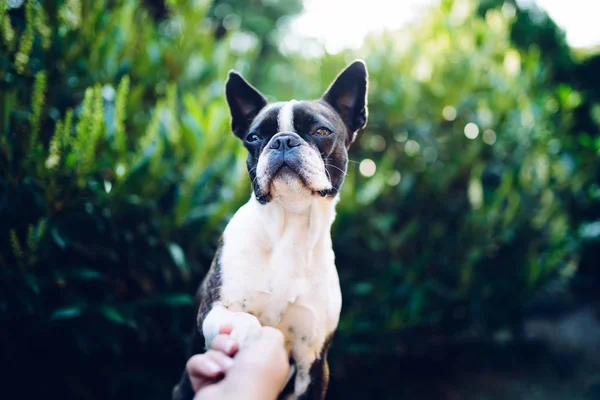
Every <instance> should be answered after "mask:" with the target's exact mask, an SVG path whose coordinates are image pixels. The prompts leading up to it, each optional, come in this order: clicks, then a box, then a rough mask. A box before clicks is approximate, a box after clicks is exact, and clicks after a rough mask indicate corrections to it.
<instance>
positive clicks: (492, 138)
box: [483, 129, 496, 146]
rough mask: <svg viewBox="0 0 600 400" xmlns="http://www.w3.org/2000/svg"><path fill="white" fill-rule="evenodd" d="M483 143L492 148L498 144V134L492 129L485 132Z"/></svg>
mask: <svg viewBox="0 0 600 400" xmlns="http://www.w3.org/2000/svg"><path fill="white" fill-rule="evenodd" d="M483 141H484V142H485V144H489V145H490V146H491V145H493V144H494V143H496V132H494V131H493V130H491V129H486V130H485V131H483Z"/></svg>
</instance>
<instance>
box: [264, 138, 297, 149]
mask: <svg viewBox="0 0 600 400" xmlns="http://www.w3.org/2000/svg"><path fill="white" fill-rule="evenodd" d="M301 144H302V143H301V142H300V138H299V137H298V136H297V135H281V136H277V137H274V138H273V139H271V143H270V144H269V147H270V148H271V149H273V150H279V151H285V150H290V149H292V148H294V147H298V146H300V145H301Z"/></svg>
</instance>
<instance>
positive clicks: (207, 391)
mask: <svg viewBox="0 0 600 400" xmlns="http://www.w3.org/2000/svg"><path fill="white" fill-rule="evenodd" d="M231 331H232V326H231V325H223V326H221V328H220V330H219V335H217V336H216V337H215V338H214V339H213V341H212V342H211V345H210V349H209V350H208V351H207V352H205V353H203V354H198V355H195V356H193V357H192V358H190V359H189V361H188V363H187V366H186V368H187V372H188V374H189V376H190V380H191V383H192V387H193V388H194V392H195V393H196V395H195V397H194V400H234V399H236V400H276V399H277V396H278V395H279V393H280V392H281V390H282V389H283V387H284V385H285V382H286V380H287V378H288V374H289V369H290V366H289V363H288V354H287V352H286V350H285V347H284V336H283V334H282V333H281V332H280V331H279V330H277V329H274V328H271V327H266V326H265V327H262V328H261V332H260V335H259V336H258V338H256V339H255V340H254V341H253V342H251V343H249V344H248V345H246V346H244V348H243V349H241V350H240V349H239V345H238V343H237V341H236V340H234V339H232V337H231V336H230V333H231ZM221 378H222V379H221Z"/></svg>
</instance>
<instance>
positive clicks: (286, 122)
mask: <svg viewBox="0 0 600 400" xmlns="http://www.w3.org/2000/svg"><path fill="white" fill-rule="evenodd" d="M295 103H297V101H296V100H290V101H288V102H287V103H285V104H284V105H283V107H281V109H280V110H279V114H278V115H277V123H278V125H279V129H278V131H279V132H296V131H295V129H294V104H295Z"/></svg>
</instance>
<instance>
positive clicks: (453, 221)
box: [0, 0, 600, 400]
mask: <svg viewBox="0 0 600 400" xmlns="http://www.w3.org/2000/svg"><path fill="white" fill-rule="evenodd" d="M599 7H600V6H598V5H595V3H594V2H589V1H583V0H570V1H568V2H566V1H562V0H554V1H552V0H539V2H534V1H515V0H480V1H476V0H441V1H438V0H421V1H418V0H412V1H402V2H400V1H383V0H371V1H368V2H354V3H352V2H349V1H341V0H328V1H325V0H321V1H316V0H312V1H309V0H306V2H305V3H303V2H302V0H251V1H241V0H188V1H183V0H181V1H178V0H165V1H160V0H152V1H151V0H146V1H139V0H138V1H134V0H121V1H111V0H95V1H85V0H63V1H59V0H47V1H33V0H30V1H23V0H3V1H1V2H0V346H1V347H0V356H1V360H2V364H3V368H2V369H3V370H4V372H2V375H1V381H2V382H3V385H2V386H3V388H2V389H1V390H2V392H1V393H2V394H1V395H0V397H4V398H20V399H30V398H31V399H33V398H39V397H40V396H44V397H46V398H47V397H48V396H56V397H60V398H63V399H109V398H110V399H121V398H122V399H125V398H130V397H132V396H133V397H135V398H138V399H148V400H151V399H165V398H170V397H169V396H170V390H171V388H172V386H173V385H174V384H175V382H176V381H177V380H178V378H179V376H180V373H181V371H182V368H183V366H184V364H185V361H186V357H187V351H188V345H189V343H188V340H189V336H190V333H191V331H192V329H193V325H194V320H195V305H194V293H195V290H196V288H197V286H198V284H199V282H200V281H201V279H202V277H203V275H204V274H205V272H206V271H207V268H208V266H209V264H210V261H211V259H212V257H213V253H214V251H215V248H216V245H217V240H218V237H219V235H220V233H221V230H222V229H223V227H224V226H225V224H226V223H227V220H228V218H230V217H231V215H232V214H233V213H234V212H235V211H236V209H237V208H238V207H239V206H240V205H241V204H243V203H244V202H245V201H247V199H248V196H249V193H250V185H249V180H248V178H247V173H246V171H245V168H246V167H245V150H244V149H243V146H242V144H241V143H240V142H239V141H238V140H237V139H236V138H235V137H234V135H233V134H232V133H231V132H230V129H229V124H230V121H229V113H228V109H227V107H226V102H225V99H224V96H223V95H224V93H223V89H224V82H225V80H226V76H227V72H228V71H229V69H231V68H235V69H237V70H239V71H241V72H242V73H243V74H244V75H245V76H246V77H247V78H248V79H249V80H250V81H251V82H252V83H253V84H254V85H256V86H257V87H258V88H260V90H262V92H263V93H265V94H266V95H267V96H268V97H269V99H271V100H287V99H289V98H296V99H304V98H316V97H318V96H320V95H321V94H322V92H323V91H324V90H325V88H326V87H327V85H328V84H329V82H331V80H332V79H333V78H334V77H335V75H336V74H337V73H338V71H339V70H341V69H342V68H343V67H344V65H346V63H348V62H349V61H351V60H353V59H354V58H363V59H365V60H366V62H367V64H368V68H369V71H370V86H369V106H370V116H369V123H368V126H367V128H366V129H365V130H364V131H362V132H361V133H360V136H359V139H358V140H357V143H356V144H355V145H354V146H353V147H352V148H351V150H350V158H351V160H352V162H351V163H350V166H349V175H348V177H347V179H346V182H345V184H344V186H343V190H342V194H341V198H342V200H341V202H340V203H339V206H338V217H337V220H336V222H335V224H334V228H333V239H334V248H335V252H336V255H337V265H338V269H339V273H340V279H341V284H342V292H343V297H344V304H343V312H342V318H341V322H340V326H339V330H338V332H337V335H336V337H335V340H334V343H333V348H332V350H331V354H330V365H331V371H332V382H331V385H330V390H329V394H328V398H329V399H350V400H353V399H364V398H367V397H368V398H374V399H397V398H402V399H415V400H422V399H433V400H436V399H441V400H462V399H465V400H471V399H472V400H484V399H487V400H500V399H511V400H521V399H523V400H525V399H527V400H534V399H546V400H555V399H561V400H579V399H586V400H594V399H600V322H599V317H600V262H599V261H598V257H599V254H600V253H599V250H600V168H599V167H600V158H599V156H598V154H599V151H600V25H599V23H598V21H597V18H598V16H599V15H600V10H599Z"/></svg>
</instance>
